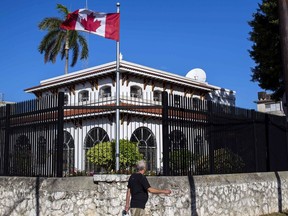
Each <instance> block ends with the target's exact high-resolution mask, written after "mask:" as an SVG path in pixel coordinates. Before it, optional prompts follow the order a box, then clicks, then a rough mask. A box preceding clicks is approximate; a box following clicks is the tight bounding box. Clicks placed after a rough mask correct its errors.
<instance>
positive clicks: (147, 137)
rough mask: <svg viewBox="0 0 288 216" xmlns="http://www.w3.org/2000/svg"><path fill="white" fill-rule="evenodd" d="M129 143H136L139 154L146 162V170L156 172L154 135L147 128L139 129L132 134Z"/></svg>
mask: <svg viewBox="0 0 288 216" xmlns="http://www.w3.org/2000/svg"><path fill="white" fill-rule="evenodd" d="M130 141H131V142H135V143H137V145H138V148H139V152H140V153H142V154H143V157H144V159H145V160H146V162H147V169H148V170H149V171H156V155H157V148H156V146H157V145H156V138H155V135H154V133H153V132H152V131H151V130H150V129H149V128H147V127H139V128H137V129H136V130H135V131H134V132H133V133H132V135H131V138H130Z"/></svg>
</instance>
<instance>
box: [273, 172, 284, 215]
mask: <svg viewBox="0 0 288 216" xmlns="http://www.w3.org/2000/svg"><path fill="white" fill-rule="evenodd" d="M275 176H276V179H277V191H278V212H282V211H283V209H282V189H281V188H282V185H281V179H280V176H279V173H278V172H275Z"/></svg>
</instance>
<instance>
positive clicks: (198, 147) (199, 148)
mask: <svg viewBox="0 0 288 216" xmlns="http://www.w3.org/2000/svg"><path fill="white" fill-rule="evenodd" d="M194 149H195V154H199V155H203V154H204V140H203V138H202V136H201V135H199V134H198V135H196V136H195V138H194Z"/></svg>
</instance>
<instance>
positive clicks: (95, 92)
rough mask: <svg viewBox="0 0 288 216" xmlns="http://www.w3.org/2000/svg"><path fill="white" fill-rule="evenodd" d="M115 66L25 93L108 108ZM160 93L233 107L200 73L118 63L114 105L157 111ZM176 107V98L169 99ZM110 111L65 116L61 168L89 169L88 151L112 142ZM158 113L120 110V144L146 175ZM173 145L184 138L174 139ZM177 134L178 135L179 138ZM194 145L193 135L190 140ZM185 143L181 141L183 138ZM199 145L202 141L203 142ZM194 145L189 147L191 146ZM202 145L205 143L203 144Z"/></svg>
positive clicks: (230, 96)
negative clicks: (129, 146) (143, 163)
mask: <svg viewBox="0 0 288 216" xmlns="http://www.w3.org/2000/svg"><path fill="white" fill-rule="evenodd" d="M115 71H116V62H111V63H107V64H103V65H99V66H96V67H91V68H87V69H84V70H80V71H76V72H73V73H70V74H66V75H62V76H58V77H54V78H51V79H47V80H43V81H41V82H40V85H38V86H34V87H31V88H28V89H26V90H25V91H26V92H29V93H34V94H35V95H36V97H38V98H41V97H45V96H48V95H53V94H57V93H58V92H64V93H65V105H67V106H79V105H82V106H101V105H102V106H103V105H105V106H112V105H115V103H116V73H115ZM162 91H167V92H168V93H170V94H173V95H179V96H185V97H189V98H197V99H200V100H204V99H207V100H212V101H214V102H217V103H221V104H226V105H230V106H235V91H232V90H228V89H224V88H221V87H217V86H214V85H210V84H208V83H207V82H206V74H205V72H204V71H203V70H201V69H193V70H191V71H189V72H188V73H187V75H186V76H185V77H183V76H179V75H176V74H173V73H169V72H166V71H162V70H157V69H154V68H150V67H146V66H143V65H139V64H135V63H131V62H127V61H123V60H121V61H120V105H121V106H128V105H131V104H133V105H136V106H139V105H159V104H161V95H162ZM175 103H177V97H175ZM114 114H115V110H107V109H105V110H100V111H99V110H97V111H96V110H95V109H94V110H93V111H91V110H90V111H87V109H86V111H85V112H83V111H82V112H81V111H79V110H78V111H74V112H72V111H70V112H69V110H68V111H66V113H65V116H66V117H65V118H66V121H65V132H64V134H65V137H64V144H65V146H66V148H65V152H66V153H65V157H67V159H66V163H67V166H68V167H70V166H71V164H73V167H76V168H77V169H80V170H90V169H93V168H92V167H91V166H92V165H91V164H90V163H88V162H87V160H86V156H85V155H86V152H87V150H88V149H89V148H91V147H92V146H94V145H95V144H98V143H99V142H103V141H111V140H113V139H115V131H116V130H115V119H114V118H115V115H114ZM160 117H161V112H158V111H157V110H156V111H153V110H137V109H134V110H121V111H120V122H121V125H120V139H128V140H131V141H135V142H137V143H138V147H139V149H140V151H141V152H142V153H143V154H144V156H145V159H146V160H147V162H148V166H149V169H150V170H155V171H159V170H160V169H161V166H162V165H161V158H162V136H161V135H162V127H161V124H162V123H161V119H160ZM177 133H178V135H177V136H176V135H174V137H177V139H178V138H179V137H180V138H179V139H178V140H177V142H179V143H181V137H185V136H188V135H185V134H181V132H179V131H177V130H176V129H175V131H171V134H177ZM179 133H180V135H179ZM190 136H193V139H192V138H191V139H192V140H195V139H197V140H198V141H199V135H197V134H192V135H190ZM185 139H187V137H186V138H185ZM200 139H204V138H203V137H202V138H201V137H200ZM193 142H194V141H193ZM203 142H205V140H204V141H203Z"/></svg>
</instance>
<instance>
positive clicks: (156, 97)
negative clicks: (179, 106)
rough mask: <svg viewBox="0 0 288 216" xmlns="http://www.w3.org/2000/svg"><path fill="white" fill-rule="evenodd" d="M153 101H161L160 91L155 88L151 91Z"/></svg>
mask: <svg viewBox="0 0 288 216" xmlns="http://www.w3.org/2000/svg"><path fill="white" fill-rule="evenodd" d="M153 101H159V102H160V101H162V92H161V91H159V90H156V91H154V92H153Z"/></svg>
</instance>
